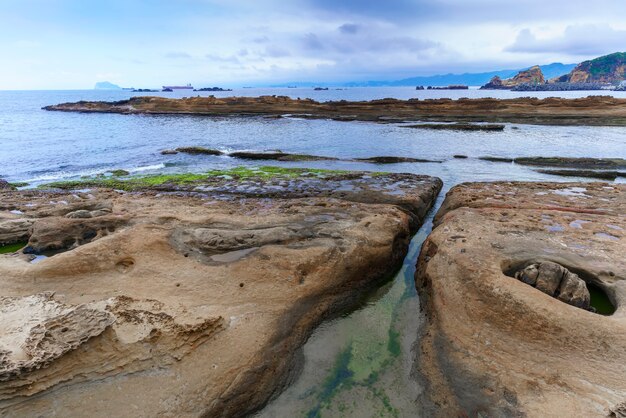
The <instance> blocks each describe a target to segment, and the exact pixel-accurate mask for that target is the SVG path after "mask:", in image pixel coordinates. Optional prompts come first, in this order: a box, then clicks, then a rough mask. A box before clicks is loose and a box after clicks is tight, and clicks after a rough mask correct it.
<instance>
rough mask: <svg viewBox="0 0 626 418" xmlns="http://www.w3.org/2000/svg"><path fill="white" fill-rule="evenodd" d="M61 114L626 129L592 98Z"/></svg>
mask: <svg viewBox="0 0 626 418" xmlns="http://www.w3.org/2000/svg"><path fill="white" fill-rule="evenodd" d="M44 109H46V110H51V111H63V112H85V113H121V114H131V115H132V114H175V115H205V116H241V117H244V116H247V117H250V116H263V117H268V118H275V117H276V118H280V117H282V115H289V116H290V117H301V118H307V119H333V120H340V121H354V120H360V121H375V122H380V123H395V122H402V121H439V122H499V123H502V122H509V123H528V124H548V125H594V126H597V125H616V126H624V125H626V99H617V98H614V97H610V96H593V97H586V98H579V99H560V98H554V97H553V98H547V99H543V100H540V99H535V98H529V97H526V98H517V99H505V100H498V99H492V98H482V99H463V98H462V99H458V100H451V99H427V100H419V99H409V100H398V99H380V100H371V101H361V102H349V101H346V100H340V101H334V102H316V101H314V100H310V99H305V100H298V99H291V98H289V97H286V96H261V97H225V98H216V97H189V98H182V99H167V98H163V97H133V98H131V99H129V100H120V101H117V102H84V101H81V102H76V103H62V104H58V105H53V106H46V107H45V108H44Z"/></svg>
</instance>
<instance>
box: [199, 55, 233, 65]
mask: <svg viewBox="0 0 626 418" xmlns="http://www.w3.org/2000/svg"><path fill="white" fill-rule="evenodd" d="M204 57H205V58H206V59H208V60H209V61H214V62H225V63H231V64H239V58H237V57H236V56H234V55H227V56H223V55H219V54H206V55H205V56H204Z"/></svg>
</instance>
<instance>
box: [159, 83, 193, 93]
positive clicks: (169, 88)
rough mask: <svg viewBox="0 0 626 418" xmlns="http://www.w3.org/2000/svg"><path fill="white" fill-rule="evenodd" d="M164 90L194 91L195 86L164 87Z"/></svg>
mask: <svg viewBox="0 0 626 418" xmlns="http://www.w3.org/2000/svg"><path fill="white" fill-rule="evenodd" d="M163 90H166V91H167V90H193V86H192V85H191V84H187V85H186V86H163Z"/></svg>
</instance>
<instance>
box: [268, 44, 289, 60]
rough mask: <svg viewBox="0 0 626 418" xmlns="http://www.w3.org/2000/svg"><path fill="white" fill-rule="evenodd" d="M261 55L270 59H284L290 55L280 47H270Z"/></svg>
mask: <svg viewBox="0 0 626 418" xmlns="http://www.w3.org/2000/svg"><path fill="white" fill-rule="evenodd" d="M261 55H262V56H265V57H271V58H284V57H289V56H291V53H290V52H289V51H288V50H286V49H285V48H282V47H280V46H276V45H270V46H268V47H267V48H265V52H264V53H263V54H261Z"/></svg>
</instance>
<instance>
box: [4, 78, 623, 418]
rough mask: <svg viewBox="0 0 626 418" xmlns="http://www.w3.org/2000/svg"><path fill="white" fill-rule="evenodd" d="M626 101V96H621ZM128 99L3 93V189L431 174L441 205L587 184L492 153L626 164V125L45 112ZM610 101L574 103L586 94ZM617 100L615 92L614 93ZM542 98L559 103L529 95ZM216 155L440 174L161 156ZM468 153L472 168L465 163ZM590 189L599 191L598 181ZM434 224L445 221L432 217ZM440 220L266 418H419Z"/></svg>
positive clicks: (472, 93) (320, 347) (367, 91)
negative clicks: (468, 193)
mask: <svg viewBox="0 0 626 418" xmlns="http://www.w3.org/2000/svg"><path fill="white" fill-rule="evenodd" d="M611 93H612V94H614V95H619V97H626V93H614V92H611ZM133 94H134V93H130V92H125V91H25V92H19V91H15V92H13V91H11V92H9V91H0V178H4V179H6V180H8V181H11V182H18V181H19V182H28V183H30V185H31V186H30V187H34V186H37V185H39V184H42V183H45V182H49V181H55V180H61V179H77V178H80V177H81V176H85V175H94V174H98V173H102V172H105V171H107V170H112V169H125V170H128V171H130V172H131V173H146V174H149V173H157V172H167V173H170V172H202V171H206V170H209V169H216V168H228V167H234V166H239V165H249V166H254V165H281V166H289V167H315V168H329V169H346V170H375V171H382V170H385V171H393V172H409V173H419V174H429V175H434V176H438V177H440V178H441V179H442V180H443V181H444V184H445V186H444V190H443V192H442V194H441V195H440V196H439V198H438V200H437V205H436V206H437V207H438V206H439V205H440V204H441V202H442V200H443V197H444V195H445V192H446V191H447V190H449V189H450V187H452V186H453V185H455V184H458V183H461V182H466V181H492V180H532V181H535V180H549V181H576V180H585V179H576V178H569V179H568V178H561V177H554V176H548V175H545V174H540V173H538V172H536V171H535V170H534V169H533V168H531V167H524V166H519V165H515V164H508V163H491V162H487V161H482V160H479V159H478V158H477V157H480V156H486V155H490V156H499V157H520V156H569V157H582V156H585V157H619V158H626V127H585V126H576V127H567V126H532V125H512V124H508V125H507V126H506V128H505V130H504V131H503V132H455V131H429V130H414V129H408V128H404V127H402V126H401V125H394V124H376V123H370V122H338V121H327V120H305V119H297V118H283V119H266V118H263V117H251V118H224V117H216V118H213V117H198V116H146V115H114V114H79V113H64V112H47V111H44V110H41V107H42V106H46V105H50V104H57V103H61V102H68V101H71V102H74V101H78V100H122V99H125V98H129V97H130V96H131V95H133ZM150 94H152V95H162V96H166V97H183V96H186V95H192V94H193V95H196V94H200V95H209V94H214V95H216V96H230V95H239V96H242V95H246V96H258V95H264V94H270V95H271V94H275V95H288V96H291V97H294V98H295V97H301V98H305V97H308V98H312V99H316V100H340V99H346V100H369V99H377V98H385V97H395V98H400V99H408V98H413V97H419V98H436V97H450V98H460V97H499V98H508V97H518V96H520V94H519V93H515V92H509V91H479V90H469V91H428V90H426V91H416V90H414V89H413V88H402V87H396V88H351V89H344V90H332V89H331V90H328V91H314V90H313V89H305V88H297V89H239V90H236V91H233V92H218V93H192V92H174V93H150ZM593 94H598V92H565V93H563V94H559V95H560V96H563V97H584V96H587V95H593ZM607 94H608V93H607ZM522 95H524V96H529V95H532V96H534V97H547V96H555V95H556V93H554V92H549V93H542V92H539V93H527V92H525V93H522ZM180 146H204V147H208V148H217V149H221V150H224V151H236V150H255V151H265V150H282V151H284V152H290V153H308V154H314V155H324V156H329V157H341V158H352V157H373V156H402V157H414V158H423V159H430V160H437V161H439V162H435V163H403V164H392V165H384V166H383V165H376V164H370V163H362V162H347V161H317V162H298V163H279V162H271V161H268V162H259V161H255V162H246V161H243V160H236V159H233V158H230V157H227V156H202V155H185V154H178V155H165V156H164V155H161V154H160V151H161V150H163V149H169V148H176V147H180ZM455 154H463V155H466V156H468V157H469V158H467V159H455V158H453V155H455ZM586 181H590V180H588V179H587V180H586ZM618 181H623V179H619V180H618ZM432 213H434V211H433V212H432ZM432 213H431V216H430V218H429V219H428V220H427V222H426V224H425V225H424V226H423V227H422V229H421V230H420V231H419V232H418V234H417V235H416V236H415V237H414V239H413V241H412V244H411V248H410V251H409V254H408V255H407V257H406V259H405V261H404V265H403V267H402V269H401V271H400V272H398V274H397V275H396V276H395V278H394V279H393V280H392V281H390V282H389V283H388V284H387V285H386V286H384V287H382V288H380V289H378V290H377V291H376V292H375V293H373V294H372V295H370V297H369V298H368V299H367V301H366V302H365V303H364V305H363V306H362V307H361V308H360V309H357V310H356V311H354V312H351V313H347V314H346V315H344V316H342V317H340V318H338V319H335V320H332V321H329V322H326V323H324V324H323V325H322V326H320V327H319V328H318V329H317V330H316V331H315V332H314V334H313V335H312V337H311V338H310V339H309V341H308V342H307V344H306V345H305V346H304V347H303V355H304V356H303V358H304V364H303V372H302V374H301V375H300V376H299V377H298V378H297V380H296V381H295V382H293V384H292V385H291V386H290V387H289V388H287V390H286V391H285V392H283V393H282V394H280V395H279V396H277V398H276V399H274V400H273V401H272V402H271V403H270V404H269V405H268V406H267V407H266V408H265V409H264V410H262V411H260V412H259V413H258V414H257V415H258V416H259V417H285V416H289V417H299V416H302V417H317V416H321V417H335V416H342V417H369V416H389V417H413V416H416V414H415V401H416V399H417V397H418V396H419V394H420V392H421V391H422V390H423V388H421V387H420V386H419V384H418V382H417V381H416V380H415V379H414V378H413V377H412V375H411V371H412V365H413V360H414V357H415V351H414V350H415V344H416V341H417V338H418V337H417V336H418V331H419V327H420V326H421V323H422V318H421V316H420V313H419V299H418V297H417V295H416V292H415V286H414V282H413V273H414V271H415V262H416V259H417V255H418V253H419V249H420V246H421V244H422V242H423V240H424V239H425V237H426V236H427V234H428V233H429V232H430V230H431V228H432Z"/></svg>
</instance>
